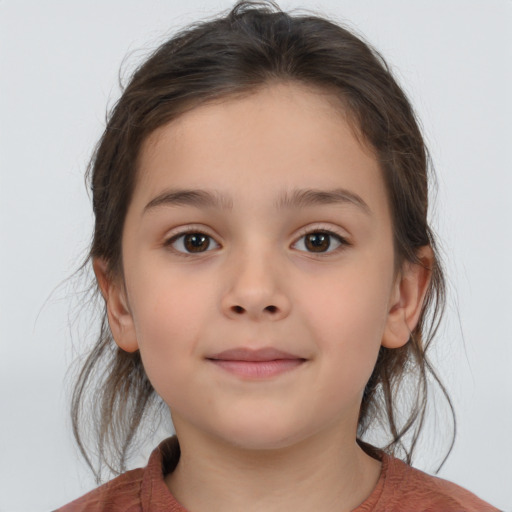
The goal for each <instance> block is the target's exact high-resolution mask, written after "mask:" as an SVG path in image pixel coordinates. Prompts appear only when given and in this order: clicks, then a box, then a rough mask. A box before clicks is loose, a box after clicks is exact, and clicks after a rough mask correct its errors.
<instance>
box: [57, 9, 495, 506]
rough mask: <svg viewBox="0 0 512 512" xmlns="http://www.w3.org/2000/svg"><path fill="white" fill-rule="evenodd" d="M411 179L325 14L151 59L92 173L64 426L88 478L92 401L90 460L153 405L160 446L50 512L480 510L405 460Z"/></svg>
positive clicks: (399, 131)
mask: <svg viewBox="0 0 512 512" xmlns="http://www.w3.org/2000/svg"><path fill="white" fill-rule="evenodd" d="M427 170H428V169H427V154H426V149H425V145H424V142H423V140H422V136H421V133H420V130H419V129H418V125H417V122H416V120H415V117H414V114H413V112H412V109H411V107H410V105H409V102H408V101H407V99H406V97H405V96H404V94H403V92H402V91H401V89H400V88H399V86H398V85H397V84H396V82H395V81H394V79H393V77H392V76H391V74H390V72H389V71H388V69H387V67H386V65H385V64H384V62H383V61H382V59H381V58H380V57H379V56H378V55H377V54H376V52H374V51H373V50H371V49H370V48H369V47H368V46H367V45H366V44H365V43H364V42H362V41H361V40H360V39H358V38H357V37H355V36H354V35H353V34H351V33H350V32H347V31H346V30H345V29H343V28H341V27H339V26H337V25H335V24H333V23H331V22H329V21H327V20H325V19H322V18H318V17H314V16H290V15H288V14H286V13H283V12H281V11H280V10H279V9H278V7H277V6H276V5H274V4H271V3H262V2H240V3H238V4H237V5H236V6H235V7H234V8H233V10H232V11H231V12H230V13H229V14H228V15H227V16H225V17H221V18H218V19H216V20H213V21H209V22H205V23H202V24H197V25H195V26H193V27H191V28H189V29H187V30H185V31H183V32H182V33H180V34H178V35H177V36H176V37H174V38H173V39H171V40H170V41H168V42H166V43H165V44H163V45H162V46H161V47H160V48H159V49H158V50H157V51H156V52H155V53H154V54H153V55H152V56H151V57H150V58H149V59H148V60H147V61H146V62H145V63H144V64H143V65H142V66H141V67H140V68H139V69H138V70H137V71H136V73H135V74H134V76H133V78H132V80H131V82H130V83H129V85H128V87H127V88H126V90H125V91H124V93H123V95H122V97H121V99H120V100H119V102H118V103H117V105H116V106H115V108H114V110H113V112H112V114H111V116H110V118H109V120H108V124H107V127H106V130H105V132H104V134H103V136H102V138H101V140H100V143H99V145H98V147H97V150H96V153H95V156H94V159H93V163H92V166H91V173H90V178H91V186H92V192H93V207H94V213H95V219H96V222H95V231H94V239H93V243H92V247H91V250H90V260H91V262H92V265H93V268H94V272H95V274H96V278H97V283H98V288H99V291H100V292H101V294H102V296H103V299H104V301H105V315H106V316H105V321H104V322H103V324H102V328H101V332H100V333H99V336H98V341H97V344H96V346H95V347H94V349H93V350H92V352H91V354H90V356H89V358H88V359H87V361H86V363H85V365H84V367H83V370H82V373H81V374H80V377H79V381H78V383H77V386H76V389H75V394H74V400H73V420H74V427H75V434H76V435H77V439H78V442H79V445H80V447H81V449H82V450H83V453H84V455H85V456H86V458H87V460H88V462H89V464H90V465H91V467H93V466H94V464H93V462H92V458H91V456H90V455H88V452H87V451H86V448H85V444H84V441H83V432H82V427H83V425H84V420H85V418H86V417H88V416H89V415H90V413H89V411H87V409H86V408H85V406H86V405H87V404H89V403H90V402H88V401H87V397H86V391H87V389H88V387H89V386H90V385H91V384H93V385H94V386H96V387H97V388H96V389H97V391H96V393H97V394H96V395H95V399H94V401H93V403H94V405H95V409H94V410H95V411H96V414H97V419H98V425H97V434H98V448H99V453H100V463H103V464H108V465H109V466H110V467H112V468H114V469H118V470H120V471H122V468H123V467H124V463H125V459H126V455H127V453H128V449H129V448H130V446H131V445H132V443H133V440H134V438H135V435H136V432H137V429H138V427H139V425H140V424H141V422H142V421H143V420H144V418H145V417H146V415H147V414H148V411H149V410H150V408H151V406H152V405H158V403H161V402H160V400H161V401H163V403H165V404H166V405H167V406H168V407H169V410H170V412H171V416H172V420H173V424H174V427H175V431H176V436H173V437H170V438H168V439H167V440H165V441H163V442H162V443H161V444H160V445H159V446H158V447H157V448H156V449H155V450H154V451H153V453H152V455H151V457H150V459H149V461H148V464H147V466H146V467H145V468H142V469H136V470H132V471H128V472H126V473H123V474H121V475H120V476H119V477H117V478H115V479H114V480H112V481H111V482H109V483H107V484H105V485H103V486H101V487H99V488H98V489H96V490H94V491H92V492H90V493H89V494H87V495H85V496H83V497H82V498H79V499H78V500H76V501H74V502H73V503H71V504H69V505H67V506H64V507H62V508H61V509H59V510H61V511H63V512H74V511H100V510H102V511H146V512H147V511H174V512H178V511H180V512H186V511H190V512H206V511H208V512H212V511H216V510H219V511H220V510H222V511H226V512H228V511H241V510H243V511H262V510H263V511H266V512H272V511H291V510H293V511H303V510H304V511H306V510H308V511H309V510H312V509H317V510H320V511H325V512H327V511H329V512H330V511H333V512H334V511H336V512H343V511H351V510H354V511H357V512H362V511H388V510H393V511H411V510H415V511H419V510H425V511H426V510H429V511H460V510H464V511H479V512H482V511H487V510H489V511H491V510H497V509H495V508H494V507H492V506H491V505H489V504H486V503H484V502H483V501H481V500H480V499H479V498H477V497H476V496H474V495H473V494H471V493H470V492H469V491H466V490H464V489H462V488H461V487H458V486H457V485H455V484H452V483H450V482H447V481H445V480H441V479H439V478H436V477H432V476H429V475H427V474H425V473H422V472H421V471H418V470H416V469H413V468H412V467H411V466H410V465H409V463H410V462H411V459H412V453H413V450H414V447H415V444H416V442H417V440H418V436H419V434H420V431H421V428H422V425H423V422H424V418H425V413H426V410H427V409H426V407H427V401H426V397H427V394H426V389H427V384H428V381H429V378H430V377H433V379H434V380H437V377H436V376H435V373H434V372H433V370H432V367H431V366H430V363H429V361H428V359H427V356H426V350H427V348H428V345H429V343H430V341H431V339H432V337H433V335H434V333H435V330H436V326H437V322H438V319H439V316H440V314H441V311H442V307H443V300H444V278H443V273H442V270H441V266H440V263H439V258H438V254H437V251H436V244H435V239H434V235H433V234H432V231H431V230H430V227H429V225H428V223H427V206H428V205H427V195H428V175H427ZM107 319H108V321H107ZM98 376H99V378H100V381H99V382H98V381H97V378H98ZM441 388H442V386H441ZM442 389H443V390H444V388H442ZM401 392H407V395H406V398H407V399H406V400H403V401H401V402H399V401H398V399H397V398H398V396H399V393H401ZM93 417H94V416H93ZM379 426H381V427H383V428H384V429H385V430H386V431H387V432H388V434H389V442H388V443H386V445H385V446H382V447H380V448H377V447H375V446H373V445H371V444H369V443H367V442H365V441H364V440H363V439H367V438H368V435H369V434H371V432H373V431H374V429H377V428H378V427H379ZM109 447H113V449H114V455H116V456H117V458H116V457H114V458H113V459H112V457H110V458H109V456H108V455H109V453H110V452H109ZM399 455H400V456H401V457H402V458H403V459H404V460H405V462H403V461H402V460H400V459H399V458H397V456H399ZM96 470H97V471H98V472H99V471H100V470H101V467H99V468H96Z"/></svg>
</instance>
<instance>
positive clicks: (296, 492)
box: [166, 431, 380, 512]
mask: <svg viewBox="0 0 512 512" xmlns="http://www.w3.org/2000/svg"><path fill="white" fill-rule="evenodd" d="M178 437H179V441H180V448H181V457H180V460H179V463H178V465H177V467H176V469H175V471H174V472H172V473H170V474H169V475H167V476H166V483H167V485H168V487H169V489H170V490H171V492H172V493H173V495H174V496H175V497H176V499H177V500H178V501H179V502H180V503H181V504H182V505H184V506H185V507H186V508H187V509H189V510H194V512H206V511H208V512H216V511H217V510H219V511H221V510H222V511H223V512H231V511H240V510H244V511H245V512H252V511H261V510H265V511H266V512H277V511H282V510H294V511H295V512H301V511H311V510H315V509H316V510H322V511H324V512H331V511H333V512H334V511H336V512H344V511H346V512H349V511H350V510H353V509H354V508H356V507H357V506H358V505H359V504H360V503H362V502H363V501H364V500H365V499H366V498H367V497H368V496H369V495H370V494H371V492H372V490H373V489H374V487H375V485H376V484H377V481H378V479H379V476H380V463H379V462H378V461H376V460H375V459H372V458H371V457H369V456H368V455H366V454H365V453H364V452H363V451H362V450H361V449H360V447H359V446H358V445H357V443H356V441H355V438H354V436H350V438H348V437H344V436H343V435H340V433H339V432H332V433H330V435H325V433H323V435H321V436H320V435H319V436H315V437H314V438H309V439H307V440H303V441H301V442H299V443H296V444H294V445H293V446H287V447H286V448H280V449H275V450H247V449H243V448H239V447H236V446H231V445H229V444H227V443H225V442H224V441H221V440H214V439H212V438H207V437H204V436H196V435H193V433H191V432H190V431H187V434H185V435H182V434H181V433H180V432H178Z"/></svg>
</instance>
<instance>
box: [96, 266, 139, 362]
mask: <svg viewBox="0 0 512 512" xmlns="http://www.w3.org/2000/svg"><path fill="white" fill-rule="evenodd" d="M92 266H93V269H94V273H95V275H96V280H97V281H98V286H99V287H100V291H101V294H102V295H103V299H104V300H105V305H106V307H107V316H108V323H109V325H110V330H111V332H112V336H113V338H114V341H115V342H116V344H117V345H118V347H119V348H121V349H123V350H124V351H126V352H135V351H136V350H138V348H139V344H138V343H137V336H136V334H135V325H134V322H133V317H132V314H131V311H130V307H129V305H128V300H127V297H126V290H125V287H124V283H123V282H122V279H121V278H113V277H112V274H111V272H109V271H108V264H107V262H106V261H105V260H103V259H101V258H95V259H94V260H93V264H92Z"/></svg>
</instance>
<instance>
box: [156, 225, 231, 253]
mask: <svg viewBox="0 0 512 512" xmlns="http://www.w3.org/2000/svg"><path fill="white" fill-rule="evenodd" d="M209 231H210V230H209V229H207V228H205V226H194V225H188V226H186V227H182V228H175V229H173V230H171V232H169V233H167V235H166V236H165V239H164V241H163V243H162V245H163V246H164V247H166V248H169V249H171V250H172V251H173V252H174V253H175V254H177V255H179V256H184V257H190V256H196V257H197V256H201V255H204V254H206V253H209V252H211V251H212V250H214V249H219V248H220V247H222V246H221V244H220V243H219V242H218V241H217V238H216V236H214V235H212V234H211V233H210V232H209ZM188 234H202V235H205V236H207V237H208V238H209V239H210V240H211V241H212V242H213V243H214V244H215V247H213V248H210V247H208V249H207V250H206V251H198V252H187V251H179V250H177V249H175V248H174V247H172V245H173V244H174V243H175V242H176V241H177V240H178V239H179V238H181V237H183V236H186V235H188Z"/></svg>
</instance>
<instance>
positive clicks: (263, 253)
mask: <svg viewBox="0 0 512 512" xmlns="http://www.w3.org/2000/svg"><path fill="white" fill-rule="evenodd" d="M230 260H231V261H228V262H226V263H227V267H228V268H227V273H228V276H227V284H228V287H227V288H226V292H225V294H224V297H223V300H222V305H223V310H224V312H225V313H226V314H227V315H228V316H231V317H233V316H236V317H240V316H242V315H243V316H247V317H251V318H254V319H260V318H271V319H279V318H283V317H284V316H286V315H288V313H289V310H290V301H289V299H288V297H287V295H286V293H285V290H284V289H283V281H284V280H283V274H282V271H283V268H282V265H280V258H279V255H278V251H276V250H273V247H272V244H271V243H270V242H269V240H268V239H267V240H262V239H261V238H260V239H254V240H252V241H247V242H246V243H244V244H243V245H241V246H240V247H239V248H238V249H237V250H234V251H233V253H232V255H231V258H230ZM280 267H281V268H280Z"/></svg>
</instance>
